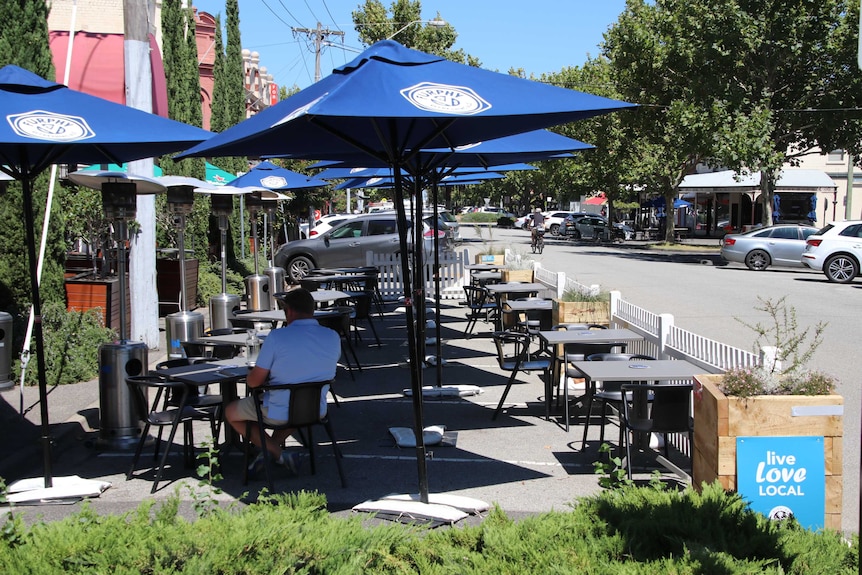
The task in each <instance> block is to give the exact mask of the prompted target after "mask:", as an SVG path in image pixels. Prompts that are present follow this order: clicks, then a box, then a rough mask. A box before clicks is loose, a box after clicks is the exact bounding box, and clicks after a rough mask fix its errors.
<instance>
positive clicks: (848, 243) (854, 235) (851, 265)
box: [802, 220, 862, 283]
mask: <svg viewBox="0 0 862 575" xmlns="http://www.w3.org/2000/svg"><path fill="white" fill-rule="evenodd" d="M860 261H862V221H860V220H850V221H846V222H832V223H831V224H827V225H826V226H825V227H823V228H822V229H820V230H818V231H817V233H816V234H813V235H811V236H809V237H808V240H807V241H806V242H805V251H803V252H802V264H803V265H805V266H806V267H809V268H811V269H813V270H815V271H822V272H823V273H824V274H826V277H827V278H828V279H829V281H831V282H837V283H848V282H851V281H853V279H854V278H855V277H856V276H858V275H859V267H860V266H859V264H860Z"/></svg>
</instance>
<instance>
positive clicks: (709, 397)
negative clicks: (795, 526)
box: [692, 374, 844, 530]
mask: <svg viewBox="0 0 862 575" xmlns="http://www.w3.org/2000/svg"><path fill="white" fill-rule="evenodd" d="M721 377H722V376H721V375H714V374H713V375H697V376H695V378H694V380H695V387H694V446H693V449H692V480H693V481H692V483H693V484H694V487H695V488H696V489H700V487H701V484H702V483H712V482H714V481H716V480H717V481H718V482H719V483H721V485H722V487H724V488H725V489H728V490H731V491H735V490H736V486H737V476H736V438H737V437H763V436H776V437H783V436H815V437H820V436H822V437H823V457H824V462H825V470H826V517H825V522H824V525H825V526H826V527H827V528H829V529H836V530H840V529H841V500H842V496H843V476H842V473H843V471H842V459H843V451H842V449H843V435H844V427H843V418H842V416H840V415H806V416H804V417H794V416H793V415H792V412H793V409H794V408H798V407H803V408H804V407H816V406H843V404H844V398H843V397H841V396H840V395H757V396H752V397H747V398H739V397H732V396H727V395H724V393H722V392H721V391H720V390H719V388H718V382H719V381H720V380H721Z"/></svg>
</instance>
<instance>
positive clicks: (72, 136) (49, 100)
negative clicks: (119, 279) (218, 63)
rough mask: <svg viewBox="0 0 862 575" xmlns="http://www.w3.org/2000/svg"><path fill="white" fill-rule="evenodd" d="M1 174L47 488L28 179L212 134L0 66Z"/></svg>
mask: <svg viewBox="0 0 862 575" xmlns="http://www.w3.org/2000/svg"><path fill="white" fill-rule="evenodd" d="M0 110H2V114H3V115H4V116H5V119H6V121H5V122H0V171H3V172H5V173H6V174H8V175H10V176H12V177H13V178H15V179H16V180H19V181H20V182H21V186H22V190H23V202H24V227H25V229H26V234H27V256H28V258H29V267H30V289H31V295H32V298H33V302H32V305H33V313H34V315H35V317H36V320H37V321H36V322H35V324H34V330H33V338H34V340H35V343H36V368H37V378H38V384H39V404H40V411H41V414H40V415H41V420H42V445H43V457H44V472H45V487H51V484H52V473H51V452H50V449H51V448H50V446H51V438H50V428H49V420H48V398H47V381H46V378H45V350H44V343H43V337H42V322H41V321H40V316H41V297H40V294H39V280H38V274H37V270H36V266H37V262H36V238H35V228H34V223H33V222H34V217H33V180H34V179H35V178H36V177H37V176H38V175H39V174H40V173H41V172H42V171H44V170H45V169H46V168H47V167H48V166H50V165H51V164H111V163H115V164H122V163H123V162H127V161H132V160H137V159H141V158H147V157H153V156H159V155H162V154H168V153H173V152H176V151H178V150H183V149H186V148H188V147H190V146H192V145H194V144H197V143H199V142H202V141H203V140H206V139H207V138H209V137H210V136H211V135H212V134H211V133H210V132H207V131H204V130H201V129H200V128H195V127H194V126H189V125H186V124H182V123H180V122H175V121H173V120H169V119H166V118H161V117H159V116H156V115H153V114H149V113H147V112H143V111H141V110H136V109H134V108H130V107H128V106H123V105H121V104H115V103H113V102H109V101H108V100H104V99H102V98H98V97H95V96H90V95H89V94H84V93H83V92H78V91H75V90H72V89H70V88H68V87H66V86H64V85H62V84H57V83H55V82H51V81H49V80H45V79H44V78H41V77H39V76H38V75H36V74H34V73H32V72H30V71H28V70H25V69H23V68H19V67H18V66H11V65H10V66H4V67H3V68H0Z"/></svg>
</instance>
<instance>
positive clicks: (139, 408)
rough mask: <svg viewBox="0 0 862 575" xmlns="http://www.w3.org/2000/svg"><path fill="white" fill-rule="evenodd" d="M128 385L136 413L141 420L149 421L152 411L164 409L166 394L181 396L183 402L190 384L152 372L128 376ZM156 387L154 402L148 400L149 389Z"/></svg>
mask: <svg viewBox="0 0 862 575" xmlns="http://www.w3.org/2000/svg"><path fill="white" fill-rule="evenodd" d="M126 385H128V386H129V391H130V395H131V397H132V407H133V409H134V410H135V415H137V417H138V419H140V420H141V421H147V418H148V416H149V414H150V413H151V412H156V411H159V410H161V409H164V406H163V402H162V397H164V396H165V394H166V393H167V394H173V395H174V396H175V397H177V398H179V400H180V401H181V402H182V403H185V399H186V398H187V397H188V391H189V386H188V385H186V384H185V383H182V382H179V381H171V380H168V379H165V378H164V377H162V376H160V375H158V374H154V373H151V374H149V375H134V376H129V377H127V378H126ZM150 389H156V390H157V392H156V395H155V397H153V400H152V402H148V401H147V398H148V396H149V390H150Z"/></svg>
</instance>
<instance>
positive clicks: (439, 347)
mask: <svg viewBox="0 0 862 575" xmlns="http://www.w3.org/2000/svg"><path fill="white" fill-rule="evenodd" d="M431 178H432V187H431V200H432V201H433V202H434V225H435V226H436V225H437V221H438V218H439V217H440V214H438V213H437V204H439V203H440V202H439V201H438V194H439V193H440V191H439V189H438V188H437V173H436V172H434V174H433V175H432V176H431ZM434 345H435V347H436V349H435V352H436V354H437V358H436V361H435V362H434V367H435V368H436V370H437V387H443V343H442V342H441V341H440V232H439V231H438V230H434Z"/></svg>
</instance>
